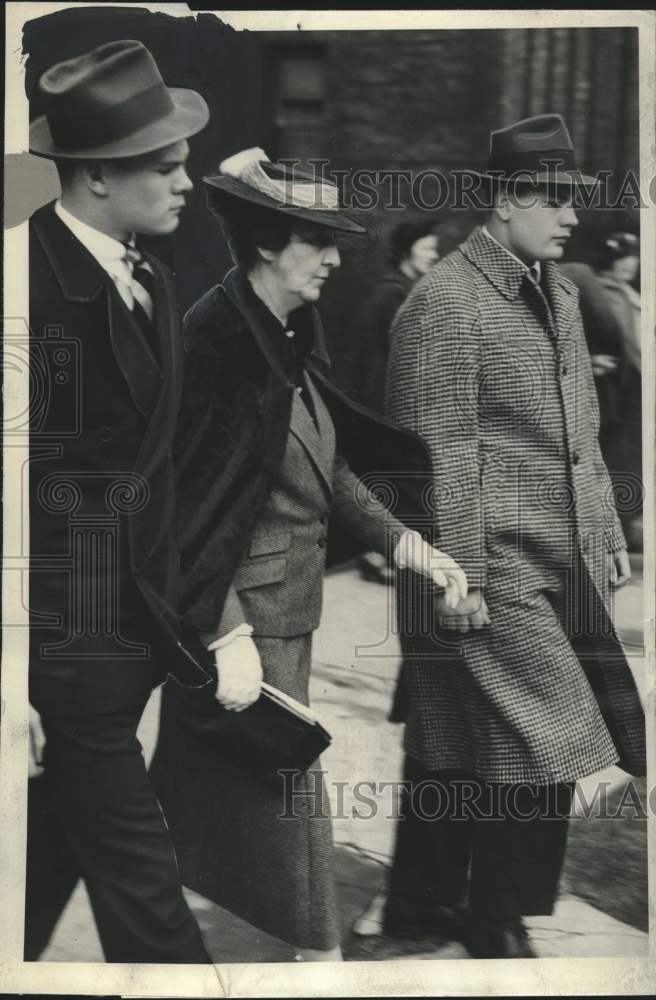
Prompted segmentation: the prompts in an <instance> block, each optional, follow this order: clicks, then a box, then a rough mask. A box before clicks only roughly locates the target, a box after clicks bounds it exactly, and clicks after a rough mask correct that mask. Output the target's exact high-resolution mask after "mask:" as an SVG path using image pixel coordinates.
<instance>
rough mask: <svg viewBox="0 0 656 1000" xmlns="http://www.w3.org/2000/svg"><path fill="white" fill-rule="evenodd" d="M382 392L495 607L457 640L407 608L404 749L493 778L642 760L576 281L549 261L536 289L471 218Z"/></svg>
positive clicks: (439, 527) (440, 524) (445, 526)
mask: <svg viewBox="0 0 656 1000" xmlns="http://www.w3.org/2000/svg"><path fill="white" fill-rule="evenodd" d="M543 289H544V290H543ZM386 405H387V412H388V414H389V415H390V416H391V417H392V418H393V419H395V420H397V421H398V422H399V423H401V424H403V425H404V426H406V427H409V428H411V429H413V430H415V431H416V432H418V433H419V434H421V435H422V436H423V437H424V439H425V440H426V442H427V443H428V445H429V448H430V450H431V456H432V460H433V470H434V476H435V488H434V491H433V495H432V497H431V509H432V516H433V518H434V521H435V526H436V531H437V536H438V544H439V546H440V547H441V548H442V549H443V550H445V551H447V552H448V553H449V555H451V556H453V558H455V559H457V560H458V562H459V563H460V565H461V566H462V567H463V569H464V570H465V572H466V573H467V577H468V580H469V585H470V587H474V588H476V587H478V588H482V589H483V591H484V593H485V599H486V602H487V605H488V609H489V613H490V618H491V625H490V626H489V627H487V628H485V629H483V630H482V631H480V632H472V633H470V634H468V635H466V636H465V637H463V638H462V639H456V640H454V639H453V636H447V635H440V634H439V630H436V629H435V627H434V625H433V624H432V623H429V624H428V627H424V628H423V630H417V629H414V631H413V630H411V629H410V628H409V627H408V624H407V617H408V616H407V614H406V615H405V617H404V616H403V615H402V618H403V617H404V621H405V623H404V621H402V640H403V643H404V650H405V663H406V665H405V666H404V672H403V684H404V685H405V696H406V713H407V720H408V725H407V730H406V745H407V747H408V749H409V751H410V752H411V753H413V754H414V755H416V756H418V757H419V758H420V759H421V760H422V761H423V762H424V763H425V764H426V766H428V767H438V766H440V767H442V766H446V767H463V768H465V769H468V770H474V771H476V772H477V773H479V774H480V775H482V776H483V777H486V778H489V779H490V780H496V781H533V782H549V781H569V780H573V779H575V778H577V777H580V776H582V775H584V774H587V773H591V772H593V771H595V770H598V769H600V768H602V767H605V766H606V765H608V764H611V763H614V762H616V761H618V760H619V761H620V762H621V764H622V766H624V767H626V769H627V770H631V771H634V772H640V771H642V770H643V768H644V717H643V713H642V710H641V706H640V702H639V699H638V696H637V692H636V690H635V685H634V683H633V679H632V676H631V673H630V670H629V668H628V665H627V663H626V661H625V659H624V656H623V653H622V650H621V648H620V646H619V643H618V641H617V638H616V636H615V633H614V630H613V627H612V624H611V620H610V617H611V611H612V594H611V592H610V591H609V587H608V583H607V580H608V575H609V574H608V566H607V557H608V553H613V552H616V551H618V550H619V549H622V548H624V547H625V542H624V538H623V535H622V531H621V528H620V525H619V521H618V518H617V514H616V512H615V508H614V503H613V494H612V488H611V485H610V480H609V477H608V473H607V471H606V468H605V465H604V462H603V459H602V457H601V453H600V450H599V445H598V441H597V433H598V411H597V403H596V397H595V391H594V382H593V377H592V371H591V365H590V360H589V356H588V354H587V350H586V347H585V340H584V336H583V330H582V324H581V318H580V314H579V310H578V306H577V292H576V288H575V286H574V285H573V284H572V283H571V282H570V281H568V280H567V279H565V278H563V277H562V276H561V274H560V272H559V270H558V267H557V266H556V265H555V264H553V263H551V262H547V263H545V264H543V269H542V287H541V286H540V285H538V284H536V283H535V282H533V281H531V279H530V278H529V277H528V276H527V274H526V269H525V268H523V266H522V265H521V264H520V263H519V262H518V261H516V260H515V259H514V258H512V257H511V256H510V255H509V254H507V253H506V252H505V251H504V250H503V248H501V247H499V245H498V244H496V243H495V241H493V240H492V239H491V238H490V237H489V236H488V235H487V234H486V233H485V232H483V231H482V230H475V231H474V233H473V234H472V235H471V236H470V237H469V239H468V240H467V241H466V242H465V243H463V244H462V245H461V246H460V247H459V248H458V249H457V250H456V251H454V252H453V253H452V254H450V255H449V256H448V257H446V258H445V259H444V260H442V261H441V262H440V263H439V264H438V265H437V266H436V267H435V268H434V269H433V270H432V271H431V273H430V274H428V275H427V276H426V277H425V278H423V279H422V280H421V281H420V282H419V283H418V284H417V285H416V286H415V288H414V289H413V291H412V292H411V294H410V296H409V298H408V300H407V301H406V303H405V304H404V306H403V307H402V308H401V310H400V313H399V315H398V316H397V319H396V322H395V325H394V329H393V333H392V344H391V354H390V364H389V373H388V382H387V397H386ZM407 609H408V606H406V612H407ZM590 609H593V610H590ZM584 611H585V624H583V617H584V615H583V612H584ZM420 631H421V632H422V634H423V638H422V635H420V634H419V633H420ZM411 632H412V634H411ZM426 636H428V637H429V638H428V639H426V638H425V637H426ZM585 636H587V638H588V640H589V645H590V644H592V648H590V649H589V650H588V653H589V655H588V657H587V660H586V662H585V663H584V662H582V660H581V656H582V654H581V653H580V649H579V647H580V645H581V641H582V639H583V638H584V637H585ZM574 646H576V647H577V653H575V651H574ZM592 663H594V664H595V666H594V667H593V666H592V665H591V664H592ZM602 689H603V690H602Z"/></svg>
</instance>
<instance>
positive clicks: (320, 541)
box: [317, 536, 326, 549]
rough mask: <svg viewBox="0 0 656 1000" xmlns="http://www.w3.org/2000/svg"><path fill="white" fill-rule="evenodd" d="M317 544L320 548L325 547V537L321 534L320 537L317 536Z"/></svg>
mask: <svg viewBox="0 0 656 1000" xmlns="http://www.w3.org/2000/svg"><path fill="white" fill-rule="evenodd" d="M317 545H318V546H319V548H320V549H325V547H326V539H325V538H324V537H323V536H322V537H321V538H317Z"/></svg>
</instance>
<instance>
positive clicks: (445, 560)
mask: <svg viewBox="0 0 656 1000" xmlns="http://www.w3.org/2000/svg"><path fill="white" fill-rule="evenodd" d="M394 561H395V562H396V565H397V566H398V567H399V569H411V570H413V571H414V572H415V573H419V574H420V576H427V577H428V579H429V580H432V581H433V583H434V584H435V586H436V587H443V588H444V594H443V595H441V596H440V598H439V600H441V601H442V602H444V606H445V607H446V608H453V609H455V608H456V607H457V606H458V604H459V603H460V602H461V601H464V600H465V598H466V597H467V577H466V575H465V572H464V570H462V569H461V568H460V566H459V565H458V563H457V562H456V561H455V559H452V558H451V556H448V555H447V554H446V553H445V552H440V550H439V549H435V548H433V546H432V545H429V544H428V542H425V541H424V539H423V538H422V537H421V535H420V534H419V533H418V532H417V531H405V532H404V533H403V534H402V535H401V538H400V539H399V543H398V545H397V546H396V549H395V550H394Z"/></svg>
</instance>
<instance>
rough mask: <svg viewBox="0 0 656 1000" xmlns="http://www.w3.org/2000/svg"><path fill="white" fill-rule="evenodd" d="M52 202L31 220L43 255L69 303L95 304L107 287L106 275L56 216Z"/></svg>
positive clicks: (107, 279)
mask: <svg viewBox="0 0 656 1000" xmlns="http://www.w3.org/2000/svg"><path fill="white" fill-rule="evenodd" d="M54 205H55V203H54V202H51V203H50V204H49V205H46V206H45V207H44V208H43V209H41V210H40V211H39V212H37V213H36V214H35V215H34V216H33V217H32V225H33V226H34V229H35V231H36V233H37V235H38V237H39V241H40V243H41V246H42V247H43V252H44V253H45V255H46V257H47V258H48V263H49V264H50V267H51V268H52V272H53V274H54V275H55V278H56V279H57V282H58V284H59V287H60V288H61V292H62V295H63V296H64V298H65V299H66V300H67V301H69V302H94V301H95V300H96V299H97V298H98V297H99V296H100V294H101V293H102V291H103V289H105V288H107V287H108V286H109V283H110V278H109V275H108V274H107V273H106V272H105V271H103V269H102V267H101V266H100V264H99V263H98V261H97V260H96V259H95V257H94V256H93V255H92V254H90V253H89V251H88V250H87V248H86V247H85V246H84V245H83V244H82V243H80V241H79V240H78V239H77V237H76V236H74V235H73V233H72V232H71V230H70V229H69V228H68V226H65V225H64V223H63V222H62V221H61V219H59V218H57V216H56V214H55V208H54Z"/></svg>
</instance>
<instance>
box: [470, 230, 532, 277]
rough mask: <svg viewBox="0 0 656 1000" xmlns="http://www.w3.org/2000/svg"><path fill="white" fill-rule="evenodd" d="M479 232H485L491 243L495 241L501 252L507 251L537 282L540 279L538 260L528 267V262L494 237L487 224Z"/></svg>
mask: <svg viewBox="0 0 656 1000" xmlns="http://www.w3.org/2000/svg"><path fill="white" fill-rule="evenodd" d="M481 232H483V233H485V235H486V236H487V238H488V239H489V240H492V242H493V243H496V245H497V246H498V247H501V249H502V250H503V252H504V253H507V254H508V256H509V257H512V259H513V260H514V261H516V262H517V263H518V264H519V265H520V267H522V268H523V269H524V270H525V271H526V272H527V273H528V274H530V275H531V276H532V277H533V278H534V279H535V281H537V282H539V281H540V278H541V277H542V268H541V266H540V261H539V260H536V261H535V263H534V264H533V265H532V266H531V267H529V266H528V264H525V263H524V261H523V260H520V259H519V257H517V256H515V254H514V253H512V252H511V251H510V250H509V249H508V248H507V247H504V245H503V243H499V241H498V240H497V239H495V238H494V236H493V235H492V233H491V232H490V231H489V229H488V228H487V226H481Z"/></svg>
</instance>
